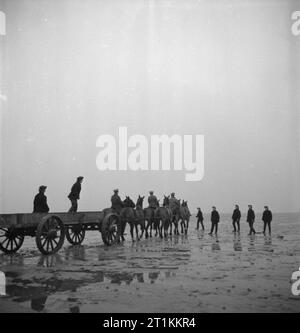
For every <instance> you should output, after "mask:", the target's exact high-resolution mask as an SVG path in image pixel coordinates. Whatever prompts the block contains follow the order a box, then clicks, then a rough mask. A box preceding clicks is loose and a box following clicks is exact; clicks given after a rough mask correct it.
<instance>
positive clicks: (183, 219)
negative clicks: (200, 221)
mask: <svg viewBox="0 0 300 333" xmlns="http://www.w3.org/2000/svg"><path fill="white" fill-rule="evenodd" d="M179 212H180V217H179V219H180V224H181V233H182V234H183V232H184V233H185V234H187V232H188V228H189V222H190V216H191V213H190V210H189V207H188V204H187V201H184V200H182V204H181V205H180V208H179Z"/></svg>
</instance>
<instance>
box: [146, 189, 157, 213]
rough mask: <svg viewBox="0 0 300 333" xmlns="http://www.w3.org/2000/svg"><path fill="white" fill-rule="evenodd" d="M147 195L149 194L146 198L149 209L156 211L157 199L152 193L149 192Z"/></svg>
mask: <svg viewBox="0 0 300 333" xmlns="http://www.w3.org/2000/svg"><path fill="white" fill-rule="evenodd" d="M149 194H150V195H149V197H148V203H149V208H153V209H156V208H157V207H158V206H159V203H158V200H157V197H156V195H154V192H153V191H150V192H149Z"/></svg>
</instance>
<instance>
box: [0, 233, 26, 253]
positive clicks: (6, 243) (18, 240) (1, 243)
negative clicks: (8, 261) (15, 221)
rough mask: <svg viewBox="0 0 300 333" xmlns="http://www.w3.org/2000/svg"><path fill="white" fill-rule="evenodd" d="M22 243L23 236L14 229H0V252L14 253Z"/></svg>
mask: <svg viewBox="0 0 300 333" xmlns="http://www.w3.org/2000/svg"><path fill="white" fill-rule="evenodd" d="M23 242H24V236H23V235H22V234H20V233H19V232H18V230H17V229H16V228H0V250H2V251H3V252H4V253H15V252H17V251H18V250H19V248H20V247H21V246H22V244H23Z"/></svg>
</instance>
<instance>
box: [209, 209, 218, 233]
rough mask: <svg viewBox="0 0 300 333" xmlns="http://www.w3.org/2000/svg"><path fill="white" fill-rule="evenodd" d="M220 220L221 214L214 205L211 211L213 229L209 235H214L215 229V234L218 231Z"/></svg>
mask: <svg viewBox="0 0 300 333" xmlns="http://www.w3.org/2000/svg"><path fill="white" fill-rule="evenodd" d="M219 222H220V215H219V213H218V211H217V209H216V207H215V206H213V207H212V212H211V230H210V233H209V235H212V234H213V232H214V230H215V234H217V233H218V223H219Z"/></svg>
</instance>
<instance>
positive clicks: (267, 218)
mask: <svg viewBox="0 0 300 333" xmlns="http://www.w3.org/2000/svg"><path fill="white" fill-rule="evenodd" d="M264 208H265V210H264V212H263V216H262V220H263V222H264V231H263V234H264V235H265V234H266V228H267V226H268V229H269V234H270V235H271V222H272V219H273V215H272V212H271V211H270V210H269V207H268V206H265V207H264Z"/></svg>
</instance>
